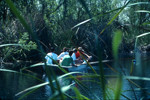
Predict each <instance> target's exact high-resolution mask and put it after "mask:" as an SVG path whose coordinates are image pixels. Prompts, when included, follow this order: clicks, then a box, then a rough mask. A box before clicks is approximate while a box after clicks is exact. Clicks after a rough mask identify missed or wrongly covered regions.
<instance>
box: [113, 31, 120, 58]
mask: <svg viewBox="0 0 150 100" xmlns="http://www.w3.org/2000/svg"><path fill="white" fill-rule="evenodd" d="M121 42H122V32H121V31H120V30H118V31H116V32H115V33H114V37H113V42H112V48H113V54H114V57H115V59H116V60H117V58H118V50H119V45H120V43H121Z"/></svg>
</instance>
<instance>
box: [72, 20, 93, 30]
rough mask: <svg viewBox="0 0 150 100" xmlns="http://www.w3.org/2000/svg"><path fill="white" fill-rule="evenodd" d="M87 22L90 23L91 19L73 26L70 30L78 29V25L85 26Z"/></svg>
mask: <svg viewBox="0 0 150 100" xmlns="http://www.w3.org/2000/svg"><path fill="white" fill-rule="evenodd" d="M89 21H91V19H87V20H85V21H82V22H80V23H78V24H77V25H75V26H73V27H72V28H71V29H74V28H76V27H78V26H80V25H82V24H85V23H87V22H89Z"/></svg>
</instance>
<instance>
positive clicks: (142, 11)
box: [135, 10, 150, 13]
mask: <svg viewBox="0 0 150 100" xmlns="http://www.w3.org/2000/svg"><path fill="white" fill-rule="evenodd" d="M135 12H138V13H150V11H147V10H137V11H135Z"/></svg>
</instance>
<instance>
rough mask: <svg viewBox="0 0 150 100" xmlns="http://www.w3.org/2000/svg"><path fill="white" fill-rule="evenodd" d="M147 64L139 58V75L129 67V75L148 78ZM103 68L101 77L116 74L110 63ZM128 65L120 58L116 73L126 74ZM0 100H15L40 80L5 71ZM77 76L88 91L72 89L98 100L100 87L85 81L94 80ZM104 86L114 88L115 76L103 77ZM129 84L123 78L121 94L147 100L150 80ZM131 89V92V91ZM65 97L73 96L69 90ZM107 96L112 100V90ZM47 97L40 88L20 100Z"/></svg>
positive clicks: (44, 99)
mask: <svg viewBox="0 0 150 100" xmlns="http://www.w3.org/2000/svg"><path fill="white" fill-rule="evenodd" d="M149 65H150V61H149V59H147V58H146V59H145V58H143V59H142V70H141V73H137V71H136V70H135V69H136V68H135V67H136V66H134V67H133V72H132V74H131V75H132V76H142V77H150V73H149V70H150V67H149ZM103 66H104V73H105V75H117V73H116V72H115V71H113V70H112V69H113V68H114V67H112V66H113V63H107V64H103ZM131 66H132V59H121V60H120V61H119V64H118V67H117V71H119V72H121V73H122V74H123V75H125V76H129V75H130V71H131V70H130V69H131ZM94 69H95V70H96V71H97V73H99V71H100V70H99V67H98V66H94ZM84 73H89V74H90V73H93V72H92V70H91V69H90V68H88V69H87V70H86V72H84ZM0 76H1V77H0V100H1V99H2V100H8V99H11V100H16V99H18V98H20V97H21V96H23V95H24V94H25V93H23V94H20V95H18V96H15V95H16V94H17V93H19V92H20V91H23V90H25V89H27V88H29V87H32V86H35V85H37V84H40V83H42V82H41V81H39V80H37V79H34V78H32V77H29V76H26V75H23V74H16V73H9V72H0ZM33 76H36V77H38V78H39V79H41V80H43V81H45V82H47V81H48V78H47V77H46V76H43V75H42V74H36V75H35V74H34V75H33ZM80 76H81V75H79V74H78V75H77V78H78V79H79V80H80V81H83V83H84V84H85V86H86V87H88V88H89V89H82V88H81V87H80V86H79V85H77V84H74V85H73V86H75V87H77V88H78V89H79V90H80V92H81V93H82V94H83V95H85V96H87V97H89V98H90V99H92V100H98V99H101V97H102V89H101V86H100V85H99V84H98V83H96V82H93V81H88V80H94V81H98V78H81V77H80ZM106 80H107V81H106V86H109V88H113V89H115V86H116V81H117V78H115V77H111V78H110V77H109V78H108V77H107V78H106ZM132 81H133V82H134V83H133V82H129V81H128V80H126V79H123V87H122V94H123V95H124V96H126V97H128V98H130V99H132V100H136V99H138V100H139V99H141V98H147V99H148V98H150V96H149V95H148V94H146V93H147V92H150V81H145V80H132ZM59 82H60V83H61V85H62V86H65V85H66V84H67V85H68V84H69V83H72V82H74V81H72V80H71V81H70V80H67V79H60V80H59ZM138 86H140V87H141V88H143V89H142V90H141V89H140V88H139V87H138ZM133 90H134V91H133ZM67 93H68V94H69V95H75V94H74V92H73V91H72V90H69V91H68V92H67ZM107 93H108V94H109V98H110V99H112V98H113V97H114V94H113V90H111V89H108V90H107ZM50 96H51V89H50V87H49V86H48V85H46V86H43V87H41V88H39V89H38V90H36V91H34V92H33V93H31V94H30V95H28V96H26V97H24V99H23V100H47V99H48V98H49V97H50ZM124 96H121V99H123V100H126V98H125V97H124Z"/></svg>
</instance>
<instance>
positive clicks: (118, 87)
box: [114, 75, 122, 100]
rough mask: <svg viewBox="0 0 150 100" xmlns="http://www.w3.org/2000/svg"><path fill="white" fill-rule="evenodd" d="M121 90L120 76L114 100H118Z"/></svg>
mask: <svg viewBox="0 0 150 100" xmlns="http://www.w3.org/2000/svg"><path fill="white" fill-rule="evenodd" d="M121 90H122V76H121V75H120V77H119V79H118V81H117V85H116V90H115V98H114V100H120V96H121Z"/></svg>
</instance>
